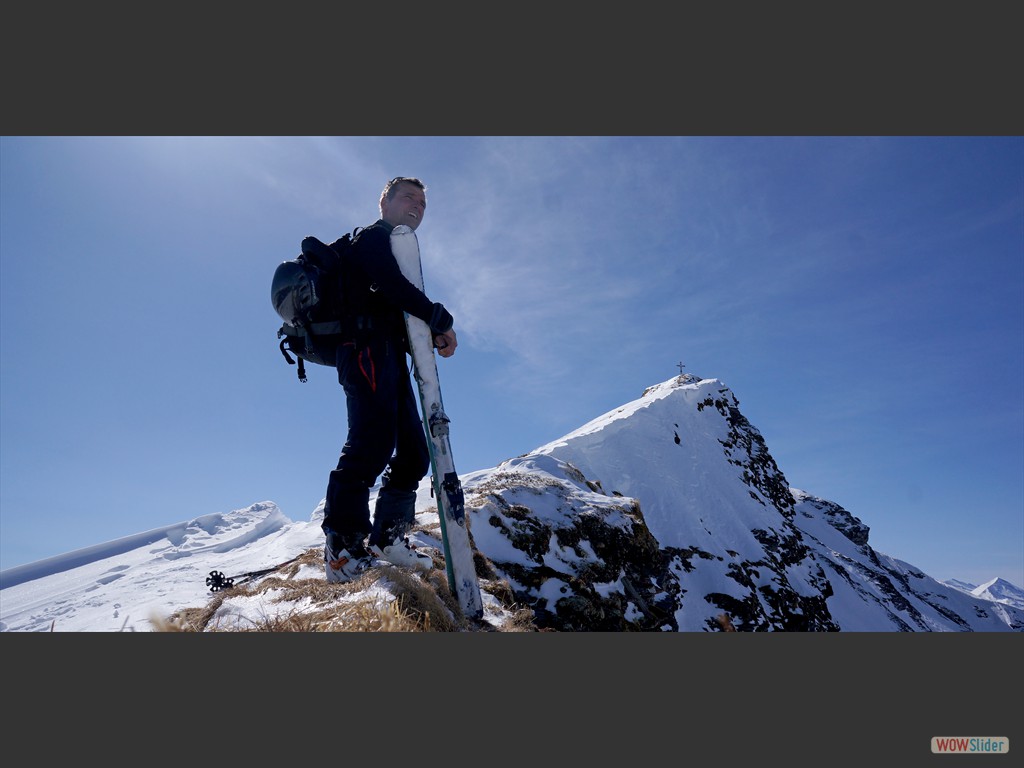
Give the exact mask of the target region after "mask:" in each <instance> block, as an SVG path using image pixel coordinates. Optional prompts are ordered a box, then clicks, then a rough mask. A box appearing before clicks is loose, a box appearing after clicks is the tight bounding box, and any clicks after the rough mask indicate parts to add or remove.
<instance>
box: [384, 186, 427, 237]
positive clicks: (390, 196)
mask: <svg viewBox="0 0 1024 768" xmlns="http://www.w3.org/2000/svg"><path fill="white" fill-rule="evenodd" d="M426 210H427V188H426V186H424V184H423V182H422V181H420V180H419V179H415V178H412V177H409V176H396V177H395V178H393V179H392V180H391V181H389V182H388V183H387V184H386V185H385V186H384V191H383V192H381V193H380V217H381V218H382V219H384V221H386V222H387V223H388V224H390V225H392V226H394V227H397V226H398V225H399V224H407V225H408V226H409V228H410V229H416V227H418V226H419V225H420V222H421V221H423V215H424V213H425V212H426Z"/></svg>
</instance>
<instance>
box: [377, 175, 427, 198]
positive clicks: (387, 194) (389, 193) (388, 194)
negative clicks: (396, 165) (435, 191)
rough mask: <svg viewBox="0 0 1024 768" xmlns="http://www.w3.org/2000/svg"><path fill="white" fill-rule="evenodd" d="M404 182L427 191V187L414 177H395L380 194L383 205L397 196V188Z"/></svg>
mask: <svg viewBox="0 0 1024 768" xmlns="http://www.w3.org/2000/svg"><path fill="white" fill-rule="evenodd" d="M403 181H405V182H408V183H409V184H414V185H416V186H417V187H419V188H420V189H422V190H423V191H424V192H426V191H427V185H426V184H424V183H423V182H422V181H420V180H419V179H417V178H415V177H414V176H395V178H393V179H392V180H391V181H389V182H388V183H387V184H385V185H384V190H383V191H382V192H381V193H380V202H381V203H383V202H384V201H385V200H390V199H391V198H393V197H394V196H395V187H397V186H398V185H399V184H401V183H402V182H403Z"/></svg>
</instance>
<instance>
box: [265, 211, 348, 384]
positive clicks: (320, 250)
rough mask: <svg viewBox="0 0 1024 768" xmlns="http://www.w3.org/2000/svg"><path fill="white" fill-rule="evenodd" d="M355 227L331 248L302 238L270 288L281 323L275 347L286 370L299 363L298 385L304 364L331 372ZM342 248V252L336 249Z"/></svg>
mask: <svg viewBox="0 0 1024 768" xmlns="http://www.w3.org/2000/svg"><path fill="white" fill-rule="evenodd" d="M359 229H360V228H359V227H357V228H356V229H354V230H353V231H352V232H350V233H348V234H346V235H345V236H344V237H342V238H341V239H340V240H339V241H338V242H337V243H335V244H334V246H330V245H326V244H325V243H322V242H321V241H320V240H318V239H316V238H315V237H313V236H309V237H306V238H303V240H302V244H301V252H300V253H299V255H298V256H296V257H295V258H294V259H289V260H288V261H283V262H281V263H280V264H279V265H278V266H277V269H276V270H275V271H274V279H273V281H272V282H271V285H270V302H271V304H273V306H274V311H275V312H277V314H278V316H279V317H280V318H281V319H282V320H283V321H284V324H283V325H282V326H281V327H280V329H279V330H278V332H277V337H278V338H279V339H281V342H280V344H278V347H279V348H280V350H281V354H282V355H284V359H285V360H286V361H287V362H288V364H289V365H295V363H296V361H295V360H293V359H292V358H291V356H290V355H289V354H288V352H289V351H290V352H292V353H294V354H295V356H296V357H297V358H298V365H299V367H298V375H299V381H303V382H304V381H306V369H305V366H304V365H303V361H304V360H308V361H309V362H311V363H316V364H318V365H328V366H333V365H334V364H335V356H334V352H335V350H336V348H337V345H338V343H339V341H340V338H341V337H340V334H341V317H342V315H343V313H344V307H343V304H344V300H343V298H344V292H343V285H342V281H343V274H342V273H343V269H342V267H343V266H344V255H345V251H346V250H347V249H349V248H351V247H352V239H353V238H354V237H355V235H356V233H357V232H358V231H359ZM339 247H340V248H341V252H339V251H338V250H337V249H338V248H339Z"/></svg>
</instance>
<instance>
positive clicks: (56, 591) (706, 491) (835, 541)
mask: <svg viewBox="0 0 1024 768" xmlns="http://www.w3.org/2000/svg"><path fill="white" fill-rule="evenodd" d="M462 479H463V485H464V489H465V493H466V510H467V514H468V516H469V520H470V526H471V534H472V537H473V540H474V545H475V547H476V549H477V550H478V552H479V553H480V554H481V555H483V556H484V558H485V559H486V560H487V561H489V563H490V564H491V565H493V567H494V569H495V571H496V572H497V574H498V576H499V577H500V578H501V579H503V580H505V581H507V583H508V585H509V586H510V587H511V589H512V591H513V592H514V595H515V598H516V601H517V603H518V604H519V605H521V606H526V607H529V608H530V609H532V611H533V613H534V616H535V623H536V625H537V626H538V627H540V628H547V629H555V630H561V631H587V630H605V631H631V630H639V631H682V632H706V631H722V630H738V631H780V630H781V631H844V632H865V631H870V632H892V631H915V632H916V631H948V632H969V631H976V632H1006V631H1022V630H1024V600H1022V597H1024V595H1022V591H1021V590H1020V589H1019V588H1017V587H1015V586H1014V585H1012V584H1009V583H1007V582H1005V581H1003V580H1001V579H994V580H993V581H991V582H989V583H987V584H984V585H981V586H980V587H974V586H973V585H967V584H944V583H940V582H937V581H936V580H934V579H932V578H931V577H929V576H928V575H927V574H924V573H922V572H921V571H920V570H919V569H917V568H915V567H914V566H912V565H910V564H908V563H906V562H903V561H901V560H899V559H896V558H894V557H891V556H888V555H885V554H882V553H879V552H876V551H874V550H873V549H872V548H871V546H870V544H869V530H868V528H867V526H866V525H864V524H863V523H862V522H861V521H860V520H858V519H857V518H856V517H855V516H854V515H852V514H851V513H850V512H849V511H847V510H845V509H844V508H843V507H841V506H839V505H838V504H836V503H834V502H831V501H828V500H825V499H822V498H819V497H816V496H814V495H812V494H810V493H808V492H806V491H803V490H800V489H796V488H792V487H790V485H789V483H788V481H787V479H786V477H785V476H784V475H783V473H782V471H781V470H780V469H779V467H778V466H777V465H776V463H775V461H774V459H773V458H772V456H771V454H770V453H769V451H768V448H767V446H766V444H765V441H764V440H763V438H762V436H761V435H760V433H759V432H758V431H757V429H756V428H755V427H754V426H753V425H751V424H750V423H749V422H748V421H747V419H746V418H745V417H744V416H743V414H742V413H741V412H740V409H739V403H738V400H737V399H736V397H735V396H734V395H733V394H732V392H731V391H730V390H729V388H728V387H727V386H725V385H724V384H723V383H722V382H721V381H719V380H717V379H700V378H698V377H695V376H692V375H689V374H687V375H684V376H679V377H675V378H673V379H670V380H668V381H665V382H663V383H661V384H658V385H656V386H654V387H651V388H649V389H648V390H647V391H646V392H644V393H643V394H642V396H641V397H639V398H638V399H637V400H635V401H633V402H630V403H627V404H625V405H623V406H621V407H620V408H616V409H615V410H613V411H610V412H609V413H606V414H604V415H603V416H600V417H599V418H596V419H594V420H593V421H591V422H589V423H588V424H585V425H584V426H582V427H580V428H579V429H577V430H575V431H574V432H571V433H570V434H568V435H566V436H565V437H563V438H561V439H560V440H556V441H553V442H551V443H549V444H547V445H543V446H540V447H539V448H537V449H536V450H534V451H531V452H530V453H528V454H525V455H523V456H520V457H517V458H514V459H509V460H508V461H505V462H502V463H501V464H500V465H499V466H497V467H493V468H489V469H484V470H478V471H475V472H470V473H468V474H465V475H463V476H462ZM322 514H323V508H322V504H321V506H320V507H318V508H317V509H316V510H314V511H313V513H312V514H311V516H310V518H309V519H308V520H307V521H300V522H292V521H291V520H289V519H288V518H287V517H285V515H284V514H283V513H282V512H281V510H279V509H278V508H277V506H276V505H275V504H274V503H273V502H260V503H258V504H253V505H251V506H249V507H246V508H244V509H239V510H235V511H233V512H228V513H223V514H222V513H214V514H207V515H203V516H200V517H197V518H195V519H193V520H190V521H188V522H184V523H179V524H176V525H171V526H167V527H165V528H160V529H155V530H152V531H147V532H145V533H141V534H137V535H134V536H127V537H125V538H122V539H118V540H116V541H112V542H108V543H107V544H103V545H98V546H95V547H90V548H87V549H83V550H79V551H77V552H72V553H69V554H68V555H65V556H62V557H58V558H50V559H48V560H43V561H40V562H37V563H31V564H29V565H26V566H21V567H18V568H12V569H9V570H7V571H4V572H2V573H0V629H4V630H6V631H50V630H51V629H52V630H54V631H65V632H67V631H121V630H138V631H149V630H152V629H153V628H154V626H155V624H154V621H153V619H154V618H162V617H166V616H169V615H170V614H172V613H174V612H175V611H178V610H180V609H182V608H186V607H199V606H203V605H204V604H205V603H206V602H208V601H209V599H210V587H209V584H208V583H207V578H208V576H209V574H210V573H211V572H214V571H216V572H219V573H223V574H224V575H225V576H228V577H233V576H237V575H241V574H245V573H248V572H252V571H259V570H262V569H265V568H269V567H271V566H274V565H277V564H280V563H283V562H286V561H289V560H292V559H293V558H295V557H296V556H297V555H300V554H301V553H303V552H306V551H307V550H311V549H316V548H319V547H320V546H322V543H323V534H322V532H321V530H320V522H321V520H322ZM436 519H437V515H436V507H434V506H433V500H432V498H431V491H430V482H429V478H427V479H425V480H424V482H423V483H422V484H421V487H420V492H419V495H418V500H417V522H419V523H420V524H421V527H420V529H419V530H418V531H417V532H416V533H415V534H414V538H416V539H417V543H418V544H419V545H420V546H424V547H428V548H433V549H434V550H435V551H439V550H440V542H439V541H437V540H436V539H435V538H432V537H431V535H430V534H429V532H428V531H429V529H430V526H431V525H433V524H435V523H436ZM277 575H279V576H280V575H281V574H280V573H279V574H277ZM285 577H286V578H288V579H303V578H307V577H308V578H311V579H321V578H322V568H321V566H320V565H319V563H318V562H317V560H316V558H315V557H313V558H312V559H308V558H307V559H306V560H304V561H303V562H302V563H299V564H293V565H291V566H290V567H289V570H288V571H287V573H286V574H285ZM382 583H384V584H386V582H378V584H377V586H376V587H375V588H376V589H380V588H381V584H382ZM385 591H386V590H385ZM384 597H386V595H384ZM303 607H304V606H303V605H301V604H288V603H284V604H282V603H276V602H275V603H274V604H270V603H269V602H267V601H264V602H259V601H258V600H257V601H255V602H254V600H253V598H251V597H246V598H244V599H243V598H242V597H239V598H237V599H235V598H230V599H225V600H224V602H223V603H222V605H221V606H220V608H219V609H218V611H219V615H218V621H219V622H221V626H222V627H223V626H226V625H229V624H231V623H232V622H244V621H247V620H248V621H253V620H255V619H256V618H259V617H266V616H268V615H271V614H274V613H277V614H280V613H281V612H288V611H301V610H303ZM485 619H486V620H488V621H491V622H492V623H495V624H498V623H500V621H501V620H502V616H501V609H500V606H497V605H496V604H495V601H494V600H493V598H488V597H486V596H485Z"/></svg>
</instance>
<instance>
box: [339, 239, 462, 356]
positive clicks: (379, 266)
mask: <svg viewBox="0 0 1024 768" xmlns="http://www.w3.org/2000/svg"><path fill="white" fill-rule="evenodd" d="M393 229H394V227H393V226H392V225H391V224H388V223H387V222H386V221H384V220H382V219H378V220H377V221H376V222H374V223H373V224H371V225H370V226H368V227H365V228H363V229H362V230H360V231H359V232H358V233H357V235H356V237H355V238H354V240H353V247H352V248H351V249H349V250H348V251H347V254H348V262H347V263H343V264H342V274H343V275H344V285H343V290H344V305H345V306H346V307H347V308H348V312H347V317H346V318H345V320H344V322H345V323H346V326H347V330H348V331H349V335H353V336H354V335H356V334H357V333H358V332H359V331H363V330H370V331H371V332H373V333H374V334H377V333H383V334H385V335H387V336H388V337H390V338H395V339H403V340H404V339H405V316H404V315H403V312H408V313H409V314H410V315H412V316H413V317H418V318H419V319H420V320H423V321H424V322H425V323H427V325H429V326H430V327H431V330H432V331H433V332H434V333H435V334H438V333H444V332H445V331H447V330H449V329H450V328H451V327H452V324H453V321H452V317H451V315H450V314H449V313H448V311H447V310H446V309H445V308H444V307H443V306H442V305H441V304H440V303H438V302H432V301H431V300H430V299H429V298H427V296H426V294H424V293H423V291H421V290H420V289H419V288H417V287H416V286H415V285H413V284H412V283H411V282H409V280H408V279H407V278H406V277H405V275H403V274H402V270H401V269H400V268H399V266H398V262H397V261H396V260H395V257H394V254H392V252H391V232H392V230H393ZM332 245H338V242H335V243H333V244H332ZM335 250H336V251H340V250H341V249H340V248H335Z"/></svg>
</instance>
